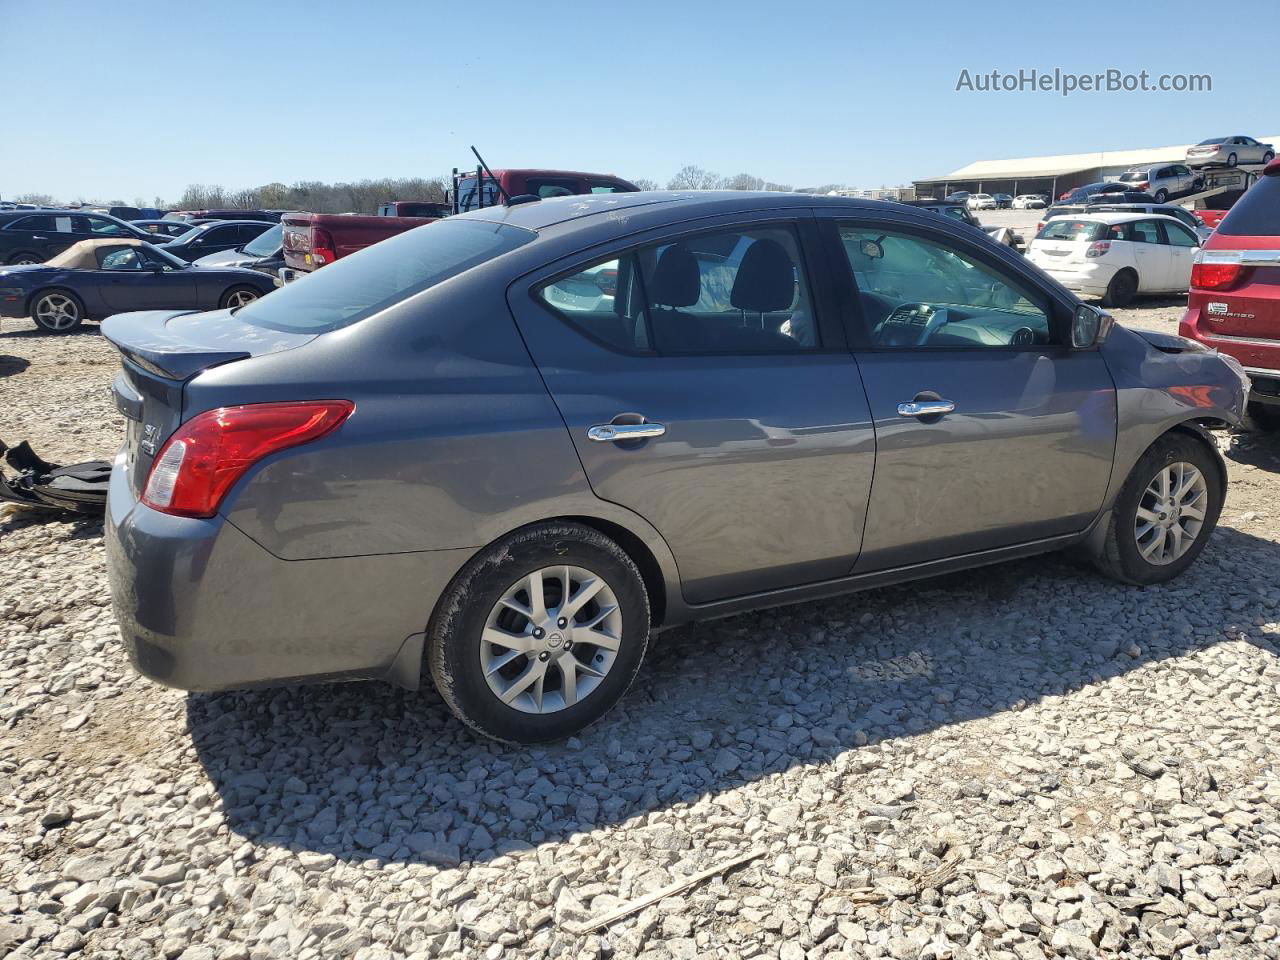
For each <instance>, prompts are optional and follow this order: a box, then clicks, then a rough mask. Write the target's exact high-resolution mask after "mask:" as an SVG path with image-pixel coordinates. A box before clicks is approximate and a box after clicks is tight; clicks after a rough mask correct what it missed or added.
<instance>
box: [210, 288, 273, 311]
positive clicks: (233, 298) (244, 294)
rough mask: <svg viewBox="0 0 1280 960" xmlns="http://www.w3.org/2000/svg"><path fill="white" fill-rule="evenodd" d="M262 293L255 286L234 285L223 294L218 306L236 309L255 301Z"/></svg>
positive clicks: (225, 308)
mask: <svg viewBox="0 0 1280 960" xmlns="http://www.w3.org/2000/svg"><path fill="white" fill-rule="evenodd" d="M260 296H262V294H260V293H259V292H258V291H257V290H255V289H254V288H253V287H232V288H231V289H230V290H228V291H227V292H226V293H224V294H223V295H222V299H221V300H219V301H218V306H219V307H220V308H221V309H223V310H227V309H232V310H234V309H236V308H237V307H243V306H244V305H245V304H249V303H253V301H255V300H257V299H258V298H259V297H260Z"/></svg>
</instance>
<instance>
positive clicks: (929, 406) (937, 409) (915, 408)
mask: <svg viewBox="0 0 1280 960" xmlns="http://www.w3.org/2000/svg"><path fill="white" fill-rule="evenodd" d="M955 409H956V405H955V404H954V403H952V402H951V401H950V400H908V401H907V402H905V403H900V404H898V416H900V417H940V416H942V415H943V414H946V413H954V412H955Z"/></svg>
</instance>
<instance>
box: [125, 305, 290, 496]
mask: <svg viewBox="0 0 1280 960" xmlns="http://www.w3.org/2000/svg"><path fill="white" fill-rule="evenodd" d="M102 333H103V336H105V337H106V338H107V340H109V341H110V342H111V344H112V345H113V346H114V347H115V348H116V349H117V350H119V351H120V355H121V357H122V358H123V362H122V363H121V369H120V372H119V373H118V374H117V375H116V378H115V380H114V381H113V383H112V394H113V397H114V399H115V404H116V409H117V410H119V411H120V413H121V414H122V415H123V416H124V418H125V438H124V447H123V449H122V451H121V452H122V453H123V454H124V467H125V469H126V470H127V471H128V477H129V485H130V487H131V488H132V489H133V492H134V496H139V495H141V493H142V487H143V485H144V483H145V482H146V477H147V475H148V473H149V472H150V470H151V464H152V462H153V461H154V460H155V457H156V454H157V453H159V452H160V448H161V447H162V446H164V442H165V441H166V440H167V439H169V436H170V434H172V433H173V431H174V430H176V429H177V428H178V425H179V424H180V423H182V421H183V419H185V417H184V413H185V411H184V408H183V407H184V405H183V388H184V386H185V384H186V383H187V382H188V381H189V380H191V378H192V377H194V376H196V375H197V374H199V373H200V372H201V371H203V370H208V369H209V368H211V367H216V366H220V365H222V364H225V363H234V362H236V361H238V360H245V359H248V358H250V357H257V356H264V355H266V354H269V353H277V352H279V351H281V350H289V349H292V348H293V347H298V346H301V345H302V344H304V343H307V342H308V341H310V340H312V339H314V337H315V335H314V334H303V333H286V332H281V331H275V330H266V329H263V328H261V327H255V326H251V325H250V324H247V323H244V322H242V321H239V320H237V319H236V318H235V317H234V316H233V315H232V313H231V311H230V310H217V311H213V312H210V313H195V312H192V311H186V310H151V311H146V312H142V313H121V314H116V315H115V316H113V317H109V318H108V319H107V320H105V321H104V322H103V324H102Z"/></svg>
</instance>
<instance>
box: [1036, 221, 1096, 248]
mask: <svg viewBox="0 0 1280 960" xmlns="http://www.w3.org/2000/svg"><path fill="white" fill-rule="evenodd" d="M1106 230H1107V226H1106V224H1104V223H1096V222H1095V221H1093V220H1072V219H1070V218H1069V217H1057V218H1055V219H1053V220H1050V221H1049V222H1048V223H1046V224H1045V225H1044V229H1043V230H1041V231H1040V232H1039V233H1038V234H1036V239H1037V240H1087V241H1089V242H1090V243H1092V242H1093V241H1094V240H1101V239H1102V237H1103V236H1104V235H1105V233H1106Z"/></svg>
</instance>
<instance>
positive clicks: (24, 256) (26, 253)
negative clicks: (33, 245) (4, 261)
mask: <svg viewBox="0 0 1280 960" xmlns="http://www.w3.org/2000/svg"><path fill="white" fill-rule="evenodd" d="M26 263H44V258H43V257H41V256H40V254H38V253H32V252H31V251H30V250H19V251H18V252H17V253H15V254H14V255H13V256H11V257H10V258H9V266H11V267H20V266H22V265H23V264H26Z"/></svg>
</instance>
